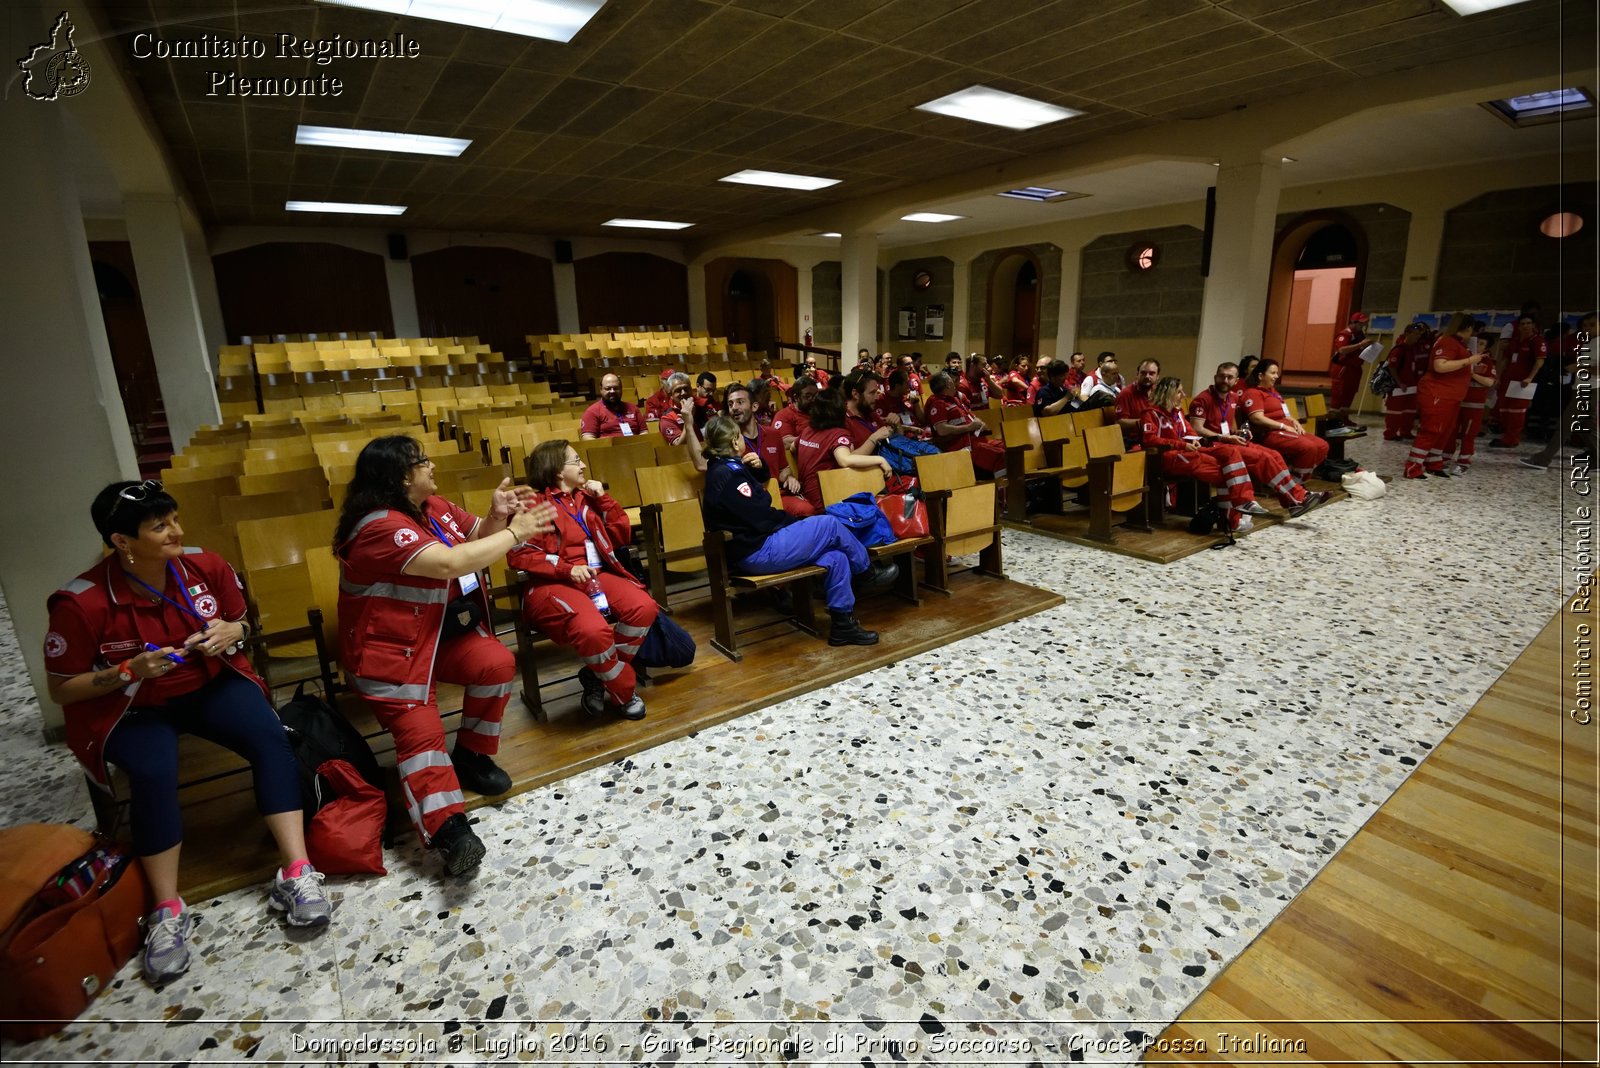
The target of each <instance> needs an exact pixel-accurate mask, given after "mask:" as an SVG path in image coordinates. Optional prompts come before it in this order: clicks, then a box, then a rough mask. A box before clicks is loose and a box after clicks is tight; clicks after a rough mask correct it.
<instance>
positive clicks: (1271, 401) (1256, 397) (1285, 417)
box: [1244, 388, 1294, 434]
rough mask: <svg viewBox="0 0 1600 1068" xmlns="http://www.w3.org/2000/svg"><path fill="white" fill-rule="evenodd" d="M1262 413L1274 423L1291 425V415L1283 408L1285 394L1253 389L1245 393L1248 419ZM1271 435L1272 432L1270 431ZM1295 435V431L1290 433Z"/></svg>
mask: <svg viewBox="0 0 1600 1068" xmlns="http://www.w3.org/2000/svg"><path fill="white" fill-rule="evenodd" d="M1256 412H1260V413H1261V414H1263V415H1265V416H1266V417H1267V418H1268V419H1271V420H1272V421H1273V422H1274V423H1285V424H1287V423H1289V422H1290V419H1289V413H1288V411H1287V410H1285V408H1284V406H1283V394H1282V393H1279V392H1278V391H1277V390H1275V389H1260V388H1251V389H1247V390H1245V391H1244V414H1245V418H1246V419H1248V418H1249V417H1250V416H1252V415H1254V414H1255V413H1256ZM1269 433H1270V431H1269ZM1289 433H1291V434H1292V433H1294V431H1292V430H1291V431H1289Z"/></svg>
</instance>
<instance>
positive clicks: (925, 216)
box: [900, 211, 966, 223]
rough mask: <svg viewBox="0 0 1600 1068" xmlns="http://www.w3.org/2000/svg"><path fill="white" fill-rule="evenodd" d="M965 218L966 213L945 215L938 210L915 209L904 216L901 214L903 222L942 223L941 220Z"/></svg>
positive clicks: (951, 220)
mask: <svg viewBox="0 0 1600 1068" xmlns="http://www.w3.org/2000/svg"><path fill="white" fill-rule="evenodd" d="M965 218H966V216H965V215H944V214H941V213H939V212H937V211H914V212H912V213H911V214H910V215H902V216H900V221H901V222H926V223H941V222H955V221H956V220H957V219H965Z"/></svg>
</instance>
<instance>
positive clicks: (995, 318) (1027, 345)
mask: <svg viewBox="0 0 1600 1068" xmlns="http://www.w3.org/2000/svg"><path fill="white" fill-rule="evenodd" d="M1042 275H1043V272H1042V271H1041V270H1040V269H1039V261H1038V260H1037V259H1035V258H1034V255H1033V253H1031V252H1029V251H1027V250H1026V249H1013V250H1011V251H1009V252H1006V253H1005V254H1003V255H1002V256H1001V257H1000V258H999V259H998V260H996V261H995V265H994V268H993V269H992V270H991V271H990V272H989V316H988V319H989V322H988V328H987V329H986V330H985V331H984V345H985V348H986V350H987V351H988V352H990V353H1004V354H1005V355H1007V356H1015V355H1017V354H1018V353H1026V354H1028V355H1032V354H1033V352H1034V351H1035V350H1036V349H1037V348H1038V344H1039V279H1040V277H1041V276H1042Z"/></svg>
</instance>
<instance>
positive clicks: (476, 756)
mask: <svg viewBox="0 0 1600 1068" xmlns="http://www.w3.org/2000/svg"><path fill="white" fill-rule="evenodd" d="M450 763H452V764H454V765H455V766H456V778H457V779H459V780H460V782H461V785H462V786H465V787H466V788H467V789H469V790H476V791H478V793H480V794H482V795H483V796H484V797H494V796H495V795H496V794H503V793H505V792H506V791H507V790H509V789H511V776H509V775H507V774H506V773H505V772H504V771H502V770H501V769H500V765H498V764H496V763H495V762H494V757H492V756H487V755H486V754H483V753H474V752H473V751H472V750H470V749H464V748H462V746H461V743H460V742H457V743H456V747H455V748H454V749H452V750H451V751H450Z"/></svg>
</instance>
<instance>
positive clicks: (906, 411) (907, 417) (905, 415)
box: [872, 388, 919, 426]
mask: <svg viewBox="0 0 1600 1068" xmlns="http://www.w3.org/2000/svg"><path fill="white" fill-rule="evenodd" d="M918 399H919V398H918V396H917V391H916V389H915V388H913V389H908V390H906V394H905V396H903V397H900V398H899V399H896V398H894V397H891V396H889V394H887V393H880V394H879V395H878V403H877V404H874V405H873V406H872V414H873V415H875V416H876V417H877V419H878V422H879V423H887V422H888V421H889V416H891V415H898V416H899V417H900V425H901V426H917V425H918V423H919V420H918V419H917V402H918Z"/></svg>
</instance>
